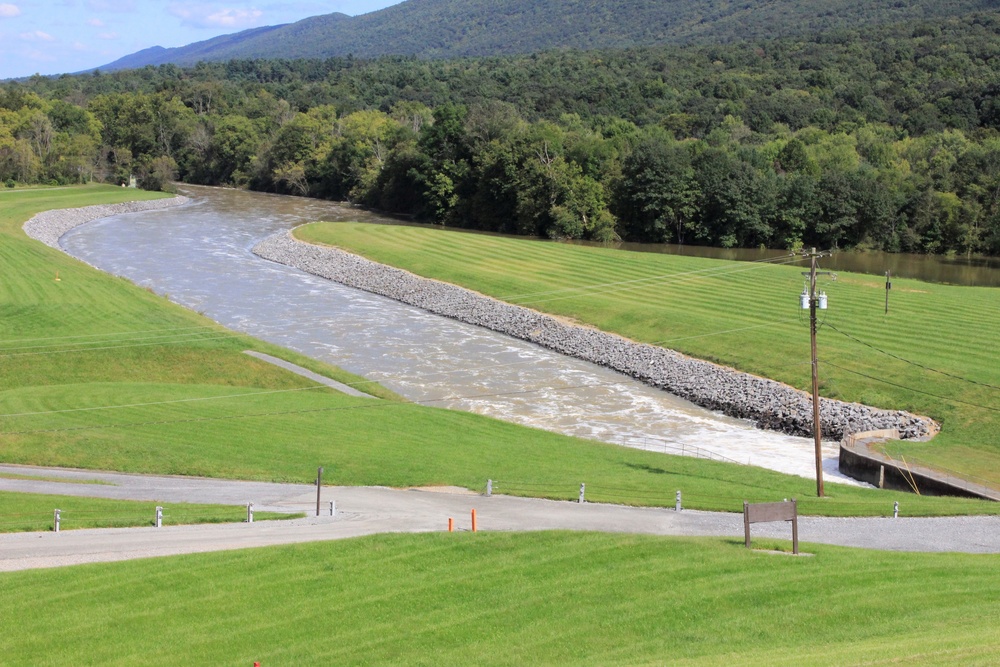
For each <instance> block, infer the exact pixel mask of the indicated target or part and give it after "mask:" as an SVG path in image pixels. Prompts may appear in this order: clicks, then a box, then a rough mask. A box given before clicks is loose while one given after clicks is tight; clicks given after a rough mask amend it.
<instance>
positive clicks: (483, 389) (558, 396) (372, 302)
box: [61, 186, 856, 483]
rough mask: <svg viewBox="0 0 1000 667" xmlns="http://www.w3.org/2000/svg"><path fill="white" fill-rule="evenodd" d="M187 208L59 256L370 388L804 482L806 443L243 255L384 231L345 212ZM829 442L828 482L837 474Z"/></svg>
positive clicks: (308, 205) (84, 238)
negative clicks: (303, 227)
mask: <svg viewBox="0 0 1000 667" xmlns="http://www.w3.org/2000/svg"><path fill="white" fill-rule="evenodd" d="M181 192H182V194H185V195H187V196H189V197H191V198H192V199H193V201H192V202H191V203H190V204H188V205H185V206H181V207H176V208H171V209H166V210H161V211H151V212H145V213H134V214H129V215H122V216H116V217H112V218H106V219H103V220H99V221H96V222H93V223H90V224H88V225H84V226H82V227H78V228H77V229H75V230H73V231H71V232H70V233H68V234H66V235H65V236H64V237H63V238H62V240H61V244H62V247H63V249H64V250H66V251H67V252H68V253H70V254H72V255H74V256H75V257H78V258H80V259H82V260H84V261H87V262H89V263H90V264H92V265H94V266H96V267H98V268H100V269H102V270H104V271H107V272H108V273H112V274H115V275H120V276H123V277H126V278H128V279H130V280H132V281H133V282H135V283H137V284H139V285H142V286H146V287H149V288H150V289H152V290H154V291H155V292H157V293H159V294H164V295H167V296H168V297H169V298H170V299H171V300H173V301H175V302H177V303H179V304H181V305H183V306H186V307H188V308H191V309H193V310H197V311H199V312H201V313H204V314H205V315H206V316H208V317H210V318H212V319H213V320H215V321H217V322H219V323H220V324H222V325H224V326H227V327H229V328H231V329H234V330H237V331H241V332H245V333H248V334H250V335H252V336H255V337H257V338H261V339H263V340H267V341H269V342H272V343H275V344H278V345H281V346H283V347H286V348H290V349H293V350H296V351H298V352H301V353H303V354H306V355H309V356H311V357H313V358H316V359H320V360H322V361H325V362H328V363H331V364H334V365H337V366H340V367H342V368H344V369H346V370H349V371H351V372H353V373H356V374H358V375H362V376H365V377H367V378H369V379H373V380H377V381H378V382H380V383H381V384H383V385H384V386H386V387H388V388H390V389H392V390H393V391H396V392H397V393H399V394H400V395H402V396H404V397H406V398H408V399H410V400H413V401H419V402H433V404H434V405H438V406H442V407H447V408H451V409H457V410H468V411H471V412H476V413H479V414H484V415H489V416H491V417H496V418H499V419H504V420H507V421H511V422H516V423H518V424H523V425H527V426H533V427H537V428H543V429H547V430H551V431H557V432H560V433H565V434H568V435H574V436H580V437H585V438H591V439H596V440H602V441H605V442H611V443H616V444H621V445H626V446H631V447H638V448H642V449H651V450H657V451H666V452H669V453H682V452H683V453H687V454H700V455H704V456H710V457H713V458H717V459H723V460H731V461H735V462H738V463H749V464H752V465H757V466H762V467H765V468H770V469H773V470H778V471H781V472H786V473H791V474H796V475H801V476H803V477H812V476H813V475H814V474H815V472H814V471H815V464H814V459H813V443H812V440H810V439H807V438H797V437H791V436H786V435H783V434H780V433H774V432H769V431H762V430H759V429H755V428H753V426H752V425H751V424H749V423H747V422H744V421H740V420H736V419H731V418H729V417H725V416H723V415H719V414H716V413H712V412H710V411H707V410H705V409H703V408H700V407H698V406H695V405H693V404H691V403H689V402H687V401H684V400H682V399H679V398H677V397H675V396H672V395H670V394H668V393H666V392H663V391H660V390H657V389H653V388H651V387H647V386H646V385H643V384H641V383H639V382H636V381H634V380H632V379H631V378H628V377H626V376H623V375H620V374H618V373H616V372H613V371H610V370H608V369H605V368H601V367H599V366H595V365H593V364H590V363H587V362H583V361H579V360H576V359H573V358H570V357H566V356H563V355H560V354H557V353H555V352H551V351H549V350H546V349H543V348H540V347H538V346H535V345H533V344H531V343H527V342H524V341H520V340H517V339H513V338H510V337H507V336H504V335H502V334H498V333H495V332H492V331H488V330H485V329H481V328H479V327H475V326H471V325H466V324H463V323H460V322H456V321H454V320H450V319H447V318H443V317H440V316H437V315H432V314H430V313H427V312H425V311H422V310H419V309H416V308H413V307H410V306H406V305H404V304H401V303H398V302H396V301H392V300H389V299H385V298H382V297H379V296H375V295H373V294H369V293H366V292H362V291H358V290H355V289H351V288H348V287H344V286H342V285H339V284H337V283H332V282H330V281H327V280H324V279H322V278H317V277H315V276H312V275H309V274H306V273H303V272H301V271H298V270H296V269H292V268H289V267H285V266H281V265H277V264H273V263H270V262H267V261H264V260H262V259H260V258H258V257H256V256H255V255H253V254H252V253H251V252H250V248H252V247H253V245H254V244H255V243H256V242H257V241H259V240H260V239H262V238H264V237H266V236H269V235H271V234H273V233H275V232H277V231H280V230H286V229H291V228H292V227H295V226H298V225H300V224H303V223H305V222H311V221H315V220H328V221H333V222H336V221H348V220H350V221H358V220H360V221H369V222H386V220H385V219H384V218H380V217H378V216H377V215H375V214H372V213H368V212H364V211H358V210H356V209H352V208H350V207H346V206H343V205H340V204H336V203H331V202H324V201H318V200H313V199H305V198H298V197H283V196H275V195H266V194H259V193H250V192H243V191H236V190H221V189H214V188H201V187H194V186H183V187H182V189H181ZM837 456H838V448H837V444H836V443H825V446H824V469H825V471H826V473H825V474H826V476H827V478H828V479H829V480H830V481H839V482H845V483H856V482H854V480H851V479H849V478H847V477H845V476H843V475H841V474H840V472H839V471H838V470H837Z"/></svg>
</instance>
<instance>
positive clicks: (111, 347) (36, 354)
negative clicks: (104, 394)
mask: <svg viewBox="0 0 1000 667" xmlns="http://www.w3.org/2000/svg"><path fill="white" fill-rule="evenodd" d="M236 337H237V334H226V335H223V336H205V337H202V338H192V339H189V340H184V341H175V342H178V343H200V342H202V341H209V340H223V339H227V338H236ZM169 344H171V342H170V341H159V342H156V343H136V344H134V345H107V346H104V347H81V348H75V349H66V350H49V351H47V352H18V353H15V354H0V358H11V357H39V356H48V355H53V354H70V353H74V352H98V351H101V350H124V349H128V348H136V347H153V346H157V345H169Z"/></svg>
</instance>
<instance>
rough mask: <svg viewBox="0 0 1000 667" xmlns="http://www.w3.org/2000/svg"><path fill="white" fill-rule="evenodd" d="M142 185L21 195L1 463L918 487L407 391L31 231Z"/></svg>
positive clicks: (851, 493)
mask: <svg viewBox="0 0 1000 667" xmlns="http://www.w3.org/2000/svg"><path fill="white" fill-rule="evenodd" d="M135 195H136V193H135V192H134V191H133V192H129V193H123V192H121V189H120V188H96V187H95V188H68V189H64V190H55V191H35V192H31V191H25V192H18V193H15V194H14V195H12V194H10V193H6V194H4V195H3V197H4V200H3V201H4V202H5V204H6V206H5V207H4V208H3V209H2V212H0V260H2V264H0V266H3V267H4V269H3V271H4V278H3V280H0V460H2V461H4V462H9V463H22V464H36V465H59V466H66V467H80V468H97V469H108V470H122V471H128V472H148V473H167V474H188V475H202V476H208V477H212V476H214V477H227V478H238V479H257V480H273V481H292V482H310V481H312V479H313V476H314V475H315V470H316V467H317V466H319V465H322V466H325V467H326V474H325V475H324V481H326V482H327V483H329V484H346V485H369V484H382V485H387V486H410V485H434V484H453V485H457V486H464V487H467V488H471V489H482V488H483V487H484V486H485V483H486V480H487V479H494V480H497V481H498V487H499V489H500V490H501V491H502V492H504V493H512V494H519V495H532V496H543V497H554V498H566V499H570V498H575V497H576V495H577V492H578V489H579V484H580V483H581V482H585V483H586V484H587V497H588V499H591V500H594V501H608V502H620V503H626V504H637V505H672V504H673V499H674V492H675V491H676V490H678V489H680V490H682V491H683V493H684V502H685V506H686V507H691V508H698V509H718V510H728V511H739V510H740V508H741V507H742V501H743V500H744V499H745V500H750V501H755V502H756V501H769V500H780V499H782V498H791V497H796V498H799V499H800V500H801V505H800V507H801V509H802V511H803V512H806V513H814V514H832V515H845V514H848V515H849V514H858V515H886V514H888V513H889V512H891V511H892V503H893V501H894V500H898V499H900V498H899V494H895V493H889V492H878V491H873V490H863V489H855V488H850V487H844V486H841V485H832V484H831V485H828V487H829V488H828V494H829V496H830V497H829V498H827V499H824V500H822V501H820V500H817V499H810V496H812V495H813V494H814V491H813V483H812V482H810V480H807V479H802V478H797V477H791V476H788V475H781V474H778V473H774V472H770V471H766V470H762V469H757V468H747V467H742V466H734V465H728V464H720V463H715V462H710V461H699V460H696V459H691V458H684V457H672V456H666V455H662V454H657V453H651V452H642V451H637V450H632V449H627V448H622V447H617V446H613V445H604V444H600V443H594V442H589V441H583V440H577V439H574V438H569V437H565V436H560V435H556V434H552V433H547V432H543V431H537V430H532V429H526V428H523V427H520V426H515V425H512V424H508V423H505V422H501V421H497V420H493V419H488V418H485V417H480V416H477V415H472V414H468V413H460V412H452V411H446V410H438V409H431V408H426V407H421V406H416V405H412V404H408V403H404V402H402V401H399V400H398V399H396V398H394V397H393V396H392V395H391V394H390V393H389V392H386V391H385V390H384V389H381V388H379V387H378V386H377V385H373V384H371V383H366V382H363V381H361V380H359V379H358V378H355V377H353V376H350V375H348V374H346V373H343V372H342V371H338V370H337V369H333V368H330V367H328V366H325V365H323V364H320V363H317V362H314V361H311V360H309V359H306V358H304V357H301V356H299V355H295V354H292V353H290V352H288V351H285V350H281V349H278V348H275V347H274V346H270V345H267V344H264V343H261V342H260V341H256V340H253V339H251V338H248V337H246V336H239V335H235V334H233V333H232V332H228V331H225V330H222V329H221V328H220V327H218V326H216V325H214V324H213V323H211V322H210V321H209V320H207V319H206V318H203V317H201V316H199V315H197V314H196V313H193V312H190V311H187V310H184V309H182V308H180V307H177V306H174V305H172V304H170V303H169V302H167V301H165V300H164V299H162V298H160V297H157V296H155V295H153V294H150V293H149V292H147V291H145V290H142V289H139V288H137V287H135V286H134V285H132V284H130V283H129V282H127V281H125V280H121V279H117V278H112V277H109V276H106V275H104V274H102V273H100V272H97V271H95V270H93V269H91V268H90V267H87V266H85V265H83V264H81V263H79V262H76V261H74V260H72V259H70V258H68V257H66V256H64V255H63V254H62V253H59V252H56V251H54V250H52V249H50V248H46V247H44V246H42V245H41V244H38V243H36V242H33V241H30V240H28V239H26V238H25V237H24V236H23V233H22V232H21V231H20V226H21V223H22V222H23V221H24V220H25V219H27V218H28V217H30V215H31V213H32V212H33V211H36V210H42V209H46V208H65V207H71V206H80V205H85V204H89V203H96V202H100V201H114V200H119V199H121V198H123V197H126V196H135ZM56 271H59V273H60V278H61V280H60V281H59V282H56V281H55V280H54V278H55V273H56ZM202 328H204V330H205V331H207V332H209V333H199V332H200V331H202V330H203V329H202ZM175 333H176V334H178V335H176V336H174V334H175ZM192 333H193V335H192ZM163 335H166V336H167V337H166V338H160V336H163ZM248 348H249V349H258V350H261V351H264V352H268V353H271V354H275V355H277V356H281V357H284V358H288V359H290V360H291V361H294V362H296V363H300V364H302V365H303V366H306V367H309V368H312V369H313V370H317V371H319V372H322V373H324V374H326V375H329V376H331V377H334V378H336V379H338V380H341V381H343V382H347V383H360V384H359V386H362V387H365V388H366V390H367V391H371V392H372V393H373V394H376V395H379V396H382V397H383V400H380V401H373V400H371V399H359V398H351V397H348V396H344V395H342V394H339V393H337V392H334V391H331V390H328V389H325V388H319V389H314V388H312V386H311V384H310V383H309V382H308V381H307V380H304V379H303V378H300V377H298V376H295V375H292V374H290V373H287V372H285V371H283V370H280V369H277V368H275V367H273V366H271V365H269V364H265V363H263V362H259V361H257V360H256V359H253V358H251V357H248V356H247V355H244V354H242V350H244V349H248ZM108 406H121V407H115V408H113V409H105V408H108ZM902 501H903V505H902V512H903V514H904V515H914V516H915V515H924V514H947V513H997V512H1000V504H995V503H985V502H973V501H964V500H955V499H933V498H910V497H907V498H905V499H902Z"/></svg>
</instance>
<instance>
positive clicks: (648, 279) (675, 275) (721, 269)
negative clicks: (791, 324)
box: [496, 255, 801, 301]
mask: <svg viewBox="0 0 1000 667" xmlns="http://www.w3.org/2000/svg"><path fill="white" fill-rule="evenodd" d="M790 258H794V259H795V261H798V260H799V259H801V258H799V257H797V256H795V255H782V256H780V257H772V258H770V259H758V260H754V261H752V262H748V263H749V264H766V263H772V262H786V261H787V260H788V259H790ZM730 268H732V266H728V265H727V266H721V267H720V266H715V267H707V268H704V269H696V270H694V271H684V272H681V273H663V274H660V275H657V276H649V277H646V278H635V279H633V280H622V281H617V282H610V283H594V284H592V285H582V286H580V287H562V288H559V289H552V290H547V291H542V292H526V293H523V294H513V295H508V296H502V297H496V298H497V299H499V300H500V301H509V300H511V299H523V298H525V297H531V296H547V295H549V294H559V293H562V292H574V291H579V290H591V289H594V288H599V287H616V286H618V285H629V284H633V283H645V282H652V281H656V280H661V279H666V278H670V279H673V278H684V277H687V276H695V275H698V274H708V275H713V274H715V273H725V272H726V271H727V270H728V269H730Z"/></svg>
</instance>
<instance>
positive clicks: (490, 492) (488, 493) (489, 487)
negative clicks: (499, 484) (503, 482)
mask: <svg viewBox="0 0 1000 667" xmlns="http://www.w3.org/2000/svg"><path fill="white" fill-rule="evenodd" d="M486 497H487V498H492V497H493V480H492V479H488V480H486Z"/></svg>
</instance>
